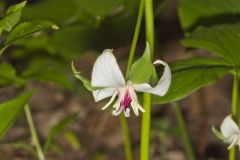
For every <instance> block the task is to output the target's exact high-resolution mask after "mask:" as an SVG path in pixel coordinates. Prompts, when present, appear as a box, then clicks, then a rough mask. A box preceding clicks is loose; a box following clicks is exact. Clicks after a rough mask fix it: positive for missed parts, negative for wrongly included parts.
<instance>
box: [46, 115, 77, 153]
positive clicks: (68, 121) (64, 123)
mask: <svg viewBox="0 0 240 160" xmlns="http://www.w3.org/2000/svg"><path fill="white" fill-rule="evenodd" d="M77 116H78V113H72V114H70V115H68V116H66V117H65V118H64V119H62V120H61V121H59V122H58V123H57V124H56V125H54V126H53V127H52V128H51V129H50V131H49V134H48V137H47V140H46V142H45V144H44V151H45V152H47V150H48V148H49V147H50V145H51V143H52V141H53V139H54V138H55V137H56V136H57V135H59V134H61V133H62V131H63V130H64V129H65V128H66V127H67V126H68V125H70V124H71V123H72V122H73V121H74V120H75V119H76V118H77Z"/></svg>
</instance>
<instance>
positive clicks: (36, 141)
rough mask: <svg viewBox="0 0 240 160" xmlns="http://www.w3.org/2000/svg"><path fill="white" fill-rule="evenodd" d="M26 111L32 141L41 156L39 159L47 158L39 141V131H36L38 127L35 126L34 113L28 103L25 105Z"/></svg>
mask: <svg viewBox="0 0 240 160" xmlns="http://www.w3.org/2000/svg"><path fill="white" fill-rule="evenodd" d="M24 111H25V114H26V117H27V122H28V125H29V128H30V132H31V137H32V143H33V145H34V146H35V147H36V151H37V155H38V158H39V160H45V156H44V154H43V151H42V148H41V145H40V143H39V139H38V136H37V132H36V129H35V126H34V123H33V118H32V114H31V111H30V108H29V105H28V104H27V105H25V106H24Z"/></svg>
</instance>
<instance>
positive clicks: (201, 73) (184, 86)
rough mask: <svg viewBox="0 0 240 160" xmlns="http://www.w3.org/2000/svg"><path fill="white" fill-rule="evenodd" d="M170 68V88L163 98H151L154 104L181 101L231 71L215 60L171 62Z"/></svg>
mask: <svg viewBox="0 0 240 160" xmlns="http://www.w3.org/2000/svg"><path fill="white" fill-rule="evenodd" d="M170 67H171V69H172V82H171V86H170V88H169V90H168V92H167V94H166V95H165V96H164V97H159V96H153V103H155V104H165V103H170V102H174V101H178V100H181V99H183V98H185V97H186V96H188V95H190V94H191V93H192V92H194V91H196V90H197V89H199V88H201V87H204V86H207V85H210V84H212V83H214V82H216V81H217V80H219V79H220V78H222V77H223V76H225V75H226V74H228V73H230V72H231V70H232V69H233V67H232V66H231V65H229V64H228V63H226V62H225V61H224V60H222V59H216V58H191V59H187V60H181V61H176V62H173V63H171V64H170Z"/></svg>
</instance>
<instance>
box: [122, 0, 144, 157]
mask: <svg viewBox="0 0 240 160" xmlns="http://www.w3.org/2000/svg"><path fill="white" fill-rule="evenodd" d="M143 11H144V0H140V4H139V10H138V17H137V23H136V27H135V32H134V36H133V41H132V45H131V49H130V53H129V58H128V64H127V70H126V75H125V77H126V78H128V73H129V72H130V69H131V66H132V63H133V58H134V54H135V50H136V46H137V41H138V36H139V32H140V28H141V23H142V16H143ZM120 122H121V129H122V134H123V139H124V151H125V157H126V160H132V159H133V158H132V147H131V146H132V145H131V138H130V134H129V129H128V124H127V119H126V117H125V116H124V115H123V114H121V115H120Z"/></svg>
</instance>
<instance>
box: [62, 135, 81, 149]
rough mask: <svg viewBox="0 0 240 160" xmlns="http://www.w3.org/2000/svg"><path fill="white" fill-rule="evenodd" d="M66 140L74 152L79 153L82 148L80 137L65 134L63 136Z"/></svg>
mask: <svg viewBox="0 0 240 160" xmlns="http://www.w3.org/2000/svg"><path fill="white" fill-rule="evenodd" d="M63 136H64V139H65V140H66V141H67V142H68V144H70V146H71V147H72V149H73V150H75V151H77V150H79V149H80V148H81V145H80V142H79V139H78V136H77V135H76V134H75V133H74V132H70V131H68V132H65V133H64V134H63Z"/></svg>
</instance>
